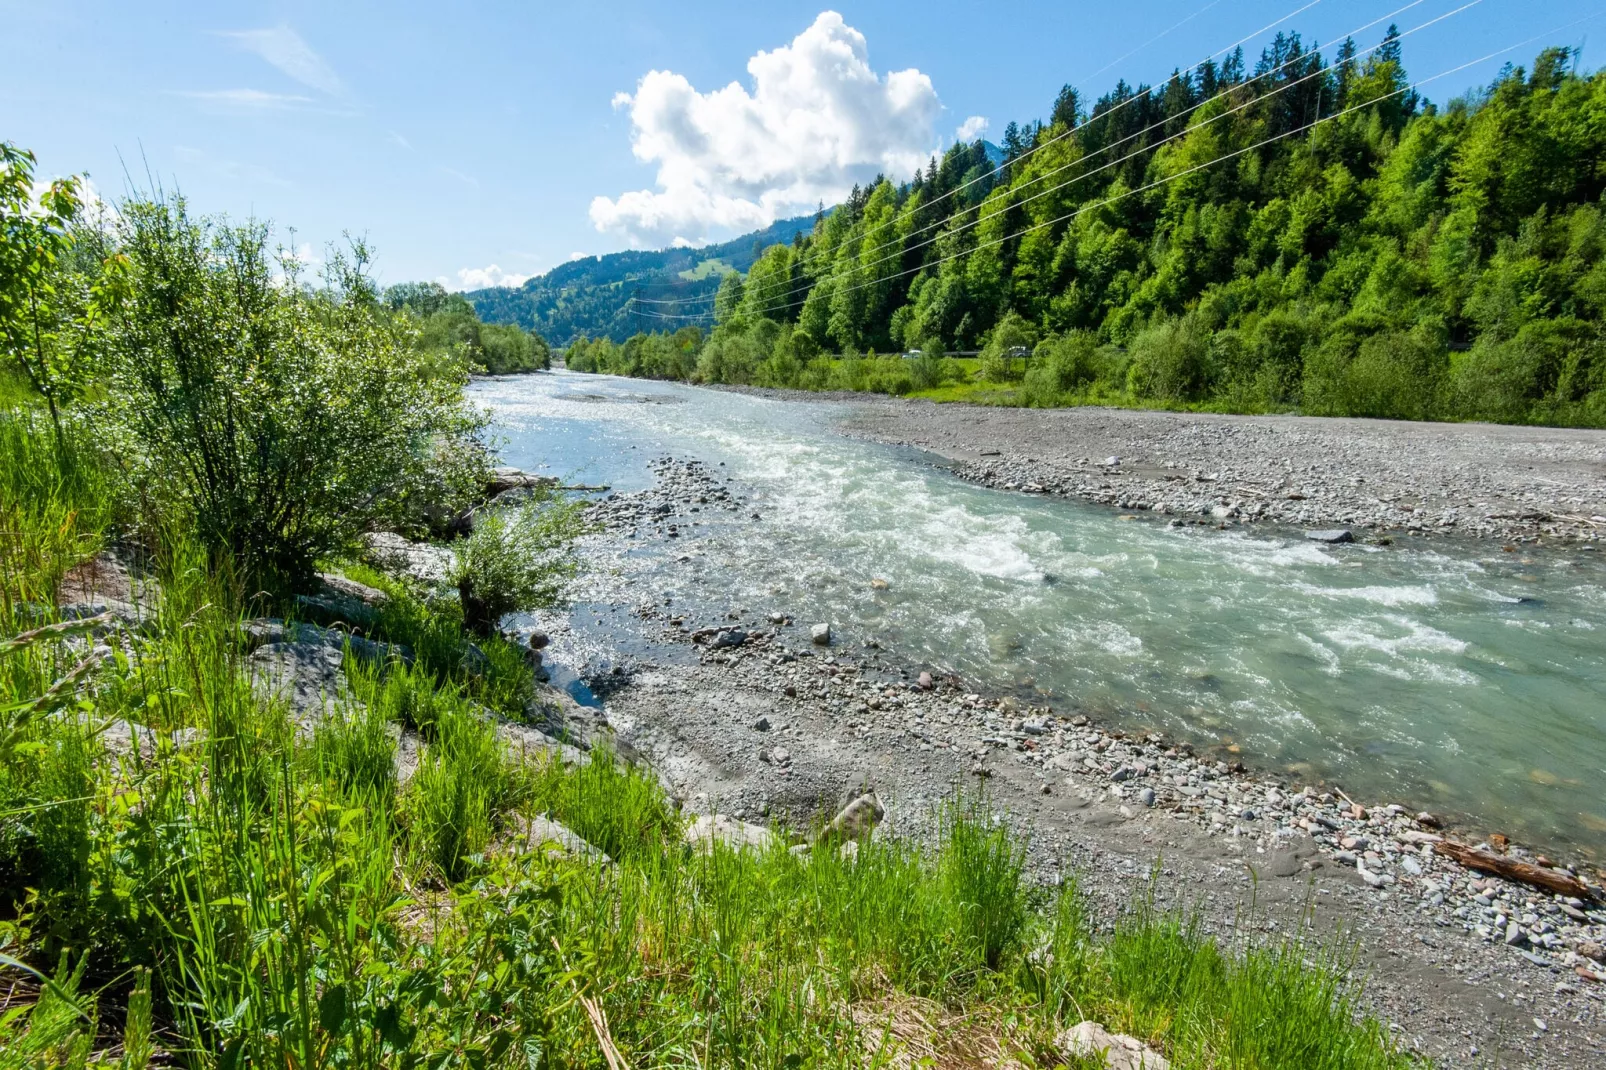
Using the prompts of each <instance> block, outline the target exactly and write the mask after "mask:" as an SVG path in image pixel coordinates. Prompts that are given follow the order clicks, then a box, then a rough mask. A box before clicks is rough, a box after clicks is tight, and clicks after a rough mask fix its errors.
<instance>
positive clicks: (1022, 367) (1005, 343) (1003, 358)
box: [981, 311, 1037, 383]
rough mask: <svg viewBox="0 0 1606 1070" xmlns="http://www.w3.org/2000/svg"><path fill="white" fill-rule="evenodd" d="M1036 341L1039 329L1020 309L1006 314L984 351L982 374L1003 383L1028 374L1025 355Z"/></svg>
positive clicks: (994, 330)
mask: <svg viewBox="0 0 1606 1070" xmlns="http://www.w3.org/2000/svg"><path fill="white" fill-rule="evenodd" d="M1036 343H1037V331H1036V330H1035V329H1034V328H1033V327H1032V325H1031V323H1029V322H1028V321H1027V320H1026V318H1025V317H1023V316H1021V315H1020V314H1019V313H1018V312H1015V311H1009V312H1006V313H1004V315H1003V318H1002V319H1000V320H999V321H998V326H996V327H994V328H993V333H992V334H991V335H990V336H989V337H988V339H987V344H986V345H985V346H983V347H982V351H981V377H982V378H983V379H986V380H987V381H988V382H990V383H1004V382H1010V381H1012V380H1016V379H1019V378H1021V377H1022V376H1023V375H1025V374H1026V361H1025V360H1024V359H1023V357H1022V354H1024V353H1030V352H1031V351H1032V347H1033V346H1034V345H1035V344H1036Z"/></svg>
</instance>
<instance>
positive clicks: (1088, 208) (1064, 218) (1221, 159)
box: [699, 11, 1606, 318]
mask: <svg viewBox="0 0 1606 1070" xmlns="http://www.w3.org/2000/svg"><path fill="white" fill-rule="evenodd" d="M1602 14H1606V12H1603V11H1597V12H1595V13H1594V14H1591V15H1586V16H1584V17H1583V18H1580V19H1575V20H1573V21H1572V22H1570V23H1567V24H1565V25H1562V26H1559V27H1556V28H1554V29H1551V30H1547V31H1545V32H1544V33H1539V34H1535V35H1534V36H1532V37H1529V38H1527V39H1526V40H1523V41H1519V42H1517V43H1516V44H1512V45H1507V46H1506V47H1504V48H1501V49H1497V50H1495V51H1494V52H1490V53H1488V54H1487V55H1484V56H1479V57H1478V58H1477V59H1473V60H1468V61H1467V62H1466V63H1462V64H1459V65H1458V66H1455V67H1451V68H1449V69H1448V70H1444V71H1440V72H1439V73H1438V74H1435V75H1432V76H1430V77H1427V78H1422V79H1419V80H1417V81H1415V82H1412V83H1410V84H1409V85H1405V86H1401V87H1400V88H1398V89H1395V90H1393V91H1391V92H1389V93H1385V94H1384V95H1383V96H1381V97H1376V98H1374V99H1372V100H1369V101H1367V102H1365V103H1364V104H1356V105H1353V106H1351V107H1348V108H1345V109H1344V110H1342V111H1339V112H1335V113H1334V114H1332V115H1325V116H1322V117H1320V118H1318V119H1315V120H1313V121H1311V122H1309V123H1306V124H1304V125H1303V126H1298V127H1294V128H1292V129H1290V130H1286V131H1284V132H1283V133H1280V134H1275V135H1273V136H1271V137H1268V138H1264V139H1262V140H1260V141H1257V142H1255V143H1254V144H1252V145H1248V146H1245V147H1244V148H1241V149H1235V150H1234V151H1232V152H1229V153H1225V154H1223V155H1221V156H1218V157H1216V158H1215V159H1213V160H1208V161H1206V162H1204V163H1201V164H1196V165H1194V166H1193V167H1189V168H1186V169H1185V170H1182V171H1178V172H1177V173H1176V174H1173V175H1167V176H1166V177H1164V178H1161V179H1156V180H1155V181H1153V182H1150V183H1148V184H1146V185H1143V186H1138V187H1135V188H1133V189H1130V190H1126V191H1124V192H1122V193H1119V194H1116V195H1115V196H1113V197H1108V198H1105V199H1104V200H1101V201H1096V202H1094V203H1092V204H1087V205H1083V206H1081V207H1079V208H1078V209H1077V210H1075V211H1074V212H1068V213H1066V214H1064V215H1061V216H1056V217H1055V218H1053V219H1047V220H1043V221H1041V222H1039V223H1034V224H1032V225H1031V226H1029V227H1024V228H1022V229H1021V230H1018V231H1016V232H1014V233H1013V234H1006V235H1004V236H1003V237H999V238H994V239H991V240H989V241H987V242H983V243H981V244H979V245H976V246H974V247H972V248H970V249H965V250H961V251H960V252H956V253H951V254H949V255H948V256H945V257H941V258H939V259H937V260H935V261H932V262H930V263H926V264H922V265H920V266H919V267H916V268H910V269H907V270H905V271H901V272H898V273H897V274H894V275H888V276H885V277H883V278H878V279H872V280H869V281H867V282H863V283H859V284H857V285H855V286H851V287H848V288H847V290H845V291H841V292H846V293H851V292H853V291H855V290H859V289H863V288H864V287H866V286H871V285H879V284H882V283H885V282H888V281H891V280H892V279H896V278H901V277H903V276H905V275H913V274H916V273H917V272H920V271H925V270H927V269H928V268H932V267H937V266H941V265H942V264H945V263H949V262H951V261H953V260H957V259H959V258H960V257H964V256H970V255H973V254H975V253H977V252H980V251H981V250H983V249H988V248H992V247H995V246H997V245H1001V244H1003V243H1004V242H1007V241H1012V240H1014V239H1016V238H1019V237H1023V236H1025V235H1027V234H1030V233H1032V232H1034V231H1038V230H1042V229H1043V228H1045V227H1052V226H1057V225H1058V224H1061V223H1067V222H1070V221H1072V220H1075V219H1077V218H1079V217H1081V216H1083V215H1086V214H1087V213H1088V212H1092V211H1096V210H1097V209H1099V208H1106V207H1108V206H1110V205H1112V204H1115V203H1117V202H1119V201H1123V200H1126V199H1127V198H1129V197H1135V196H1137V195H1138V194H1140V193H1147V192H1149V191H1151V190H1154V189H1158V188H1159V187H1161V186H1165V185H1169V184H1170V183H1172V182H1176V181H1178V180H1180V179H1183V178H1186V177H1188V176H1189V175H1192V174H1197V173H1198V172H1200V171H1204V170H1207V169H1209V168H1211V167H1214V166H1216V165H1217V164H1221V163H1225V162H1227V161H1228V160H1233V159H1237V158H1238V157H1240V156H1244V155H1247V154H1248V153H1251V152H1254V151H1255V150H1257V149H1261V148H1265V147H1266V146H1267V145H1272V144H1275V143H1277V142H1279V141H1283V140H1286V139H1287V138H1290V137H1294V136H1296V135H1299V134H1302V133H1306V132H1308V131H1310V130H1313V129H1315V128H1316V127H1318V126H1321V125H1322V124H1324V123H1329V122H1333V121H1335V120H1338V119H1342V118H1344V117H1345V116H1346V115H1351V114H1354V113H1355V112H1357V111H1362V110H1364V109H1366V108H1371V107H1375V106H1376V105H1377V104H1379V103H1381V102H1382V101H1385V100H1389V99H1392V98H1394V97H1397V96H1401V95H1403V94H1406V93H1410V92H1412V91H1414V90H1416V89H1420V88H1421V87H1422V86H1425V85H1428V84H1430V83H1432V82H1436V81H1439V80H1440V79H1443V78H1448V77H1450V76H1451V75H1453V74H1459V73H1460V72H1461V71H1464V70H1467V69H1469V68H1471V67H1476V66H1478V65H1479V64H1482V63H1487V62H1488V61H1489V60H1491V59H1496V58H1498V57H1500V56H1503V55H1506V54H1507V53H1509V52H1514V51H1516V50H1517V49H1519V48H1524V47H1526V46H1528V45H1530V44H1533V43H1534V42H1535V41H1539V40H1542V39H1544V38H1546V37H1550V36H1552V35H1554V34H1557V33H1560V32H1561V31H1563V30H1568V29H1571V28H1572V27H1574V26H1578V25H1581V24H1583V23H1585V22H1589V21H1592V20H1593V19H1596V18H1599V17H1600V16H1601V15H1602ZM806 300H807V299H806V298H805V301H806ZM803 303H804V301H794V302H791V303H789V304H785V305H774V306H770V307H766V308H762V309H757V310H755V313H754V314H755V315H760V316H762V315H764V314H766V313H769V312H777V311H782V310H784V309H788V308H795V307H797V306H799V305H802V304H803ZM699 318H700V317H699Z"/></svg>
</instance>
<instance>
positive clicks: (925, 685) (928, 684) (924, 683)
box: [915, 672, 936, 691]
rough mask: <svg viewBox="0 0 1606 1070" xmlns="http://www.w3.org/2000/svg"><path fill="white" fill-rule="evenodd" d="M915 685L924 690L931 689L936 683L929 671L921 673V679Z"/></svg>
mask: <svg viewBox="0 0 1606 1070" xmlns="http://www.w3.org/2000/svg"><path fill="white" fill-rule="evenodd" d="M915 686H916V687H918V688H920V690H922V691H930V690H931V689H932V688H933V687H935V686H936V684H934V683H932V680H931V674H930V673H929V672H923V673H921V674H920V679H919V680H917V681H916V682H915Z"/></svg>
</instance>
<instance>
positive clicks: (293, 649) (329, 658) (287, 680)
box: [248, 642, 353, 729]
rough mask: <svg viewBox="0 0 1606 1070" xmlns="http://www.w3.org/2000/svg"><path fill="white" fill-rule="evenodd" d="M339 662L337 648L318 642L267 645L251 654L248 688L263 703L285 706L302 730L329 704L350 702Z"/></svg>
mask: <svg viewBox="0 0 1606 1070" xmlns="http://www.w3.org/2000/svg"><path fill="white" fill-rule="evenodd" d="M343 660H344V655H343V654H342V653H341V652H340V651H339V650H338V649H336V648H334V647H330V646H326V645H324V644H322V643H303V642H277V643H268V644H266V645H265V646H261V647H258V648H257V649H256V650H255V651H254V652H253V653H252V654H251V657H250V660H249V663H248V665H249V669H250V674H251V687H252V689H253V690H255V691H256V693H257V694H258V695H259V696H260V697H262V698H263V699H265V700H268V701H282V702H284V703H286V704H287V705H288V706H289V707H290V710H291V713H292V714H293V715H294V716H295V719H296V721H297V722H298V723H299V724H300V725H301V727H302V728H303V729H306V728H309V727H310V726H311V725H313V724H315V723H316V722H317V721H319V720H321V719H322V718H323V716H324V714H325V713H326V712H327V711H328V709H329V708H330V707H331V705H333V704H335V703H348V702H351V701H353V699H352V696H351V687H350V685H349V684H347V683H346V674H345V672H344V671H342V669H341V663H342V661H343Z"/></svg>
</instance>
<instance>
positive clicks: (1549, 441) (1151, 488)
mask: <svg viewBox="0 0 1606 1070" xmlns="http://www.w3.org/2000/svg"><path fill="white" fill-rule="evenodd" d="M744 392H748V393H753V394H757V395H761V396H775V397H785V398H787V399H788V400H794V401H795V400H813V401H829V402H833V403H836V404H838V405H841V406H842V407H843V408H844V414H843V417H842V420H841V429H842V430H843V431H844V432H846V433H847V434H849V435H853V436H857V437H861V438H866V439H870V440H873V441H876V442H880V443H883V444H887V445H896V446H911V447H915V448H918V449H922V450H927V451H929V452H932V453H935V454H938V455H940V456H942V457H944V458H946V459H947V460H948V461H949V462H951V465H952V467H953V470H954V471H955V472H956V473H958V475H959V476H960V477H961V478H964V479H967V480H970V481H972V482H975V483H979V484H982V485H984V486H989V487H995V488H998V489H1003V490H1016V491H1021V492H1024V493H1029V494H1055V495H1062V496H1066V497H1074V498H1078V499H1081V500H1084V501H1088V502H1093V503H1096V504H1100V505H1105V506H1109V507H1111V508H1114V509H1121V510H1126V511H1130V512H1133V513H1138V512H1148V513H1153V514H1155V515H1158V516H1169V517H1172V518H1174V519H1176V520H1177V521H1179V522H1184V523H1209V524H1227V525H1231V524H1240V523H1275V524H1283V525H1288V526H1293V527H1305V528H1313V527H1314V528H1333V527H1349V528H1354V529H1356V533H1357V535H1358V536H1364V537H1370V538H1374V539H1376V538H1387V537H1389V536H1390V535H1391V534H1392V533H1401V534H1406V535H1411V536H1431V535H1454V536H1461V537H1471V538H1484V539H1499V540H1502V541H1507V542H1512V543H1524V544H1531V543H1536V542H1540V541H1564V542H1570V543H1581V544H1583V547H1582V548H1586V549H1592V548H1593V547H1594V545H1595V544H1598V543H1601V542H1602V541H1606V431H1589V430H1574V429H1568V428H1552V427H1512V426H1504V425H1493V424H1442V423H1408V422H1403V421H1388V420H1363V419H1333V418H1314V417H1300V416H1226V415H1216V414H1210V413H1178V412H1164V411H1151V410H1132V409H1101V408H1079V409H1018V408H1004V407H991V406H977V405H937V404H933V403H931V402H927V401H919V400H913V401H911V400H906V399H902V398H884V397H878V396H873V395H863V394H846V395H844V394H810V393H807V392H802V391H768V390H744Z"/></svg>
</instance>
